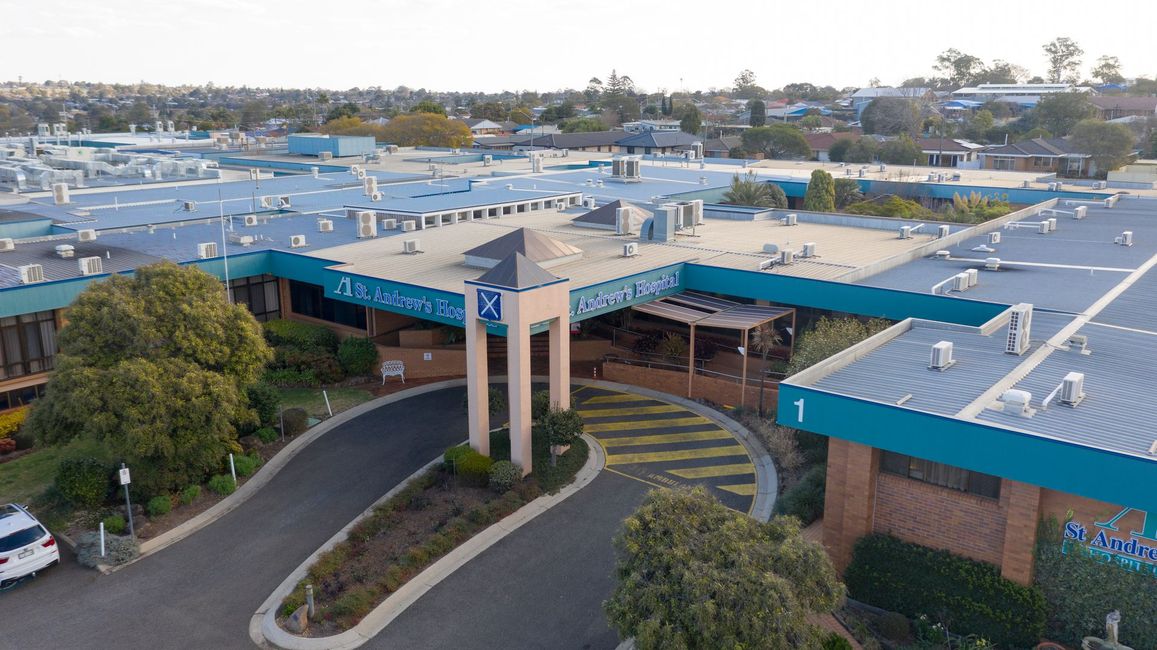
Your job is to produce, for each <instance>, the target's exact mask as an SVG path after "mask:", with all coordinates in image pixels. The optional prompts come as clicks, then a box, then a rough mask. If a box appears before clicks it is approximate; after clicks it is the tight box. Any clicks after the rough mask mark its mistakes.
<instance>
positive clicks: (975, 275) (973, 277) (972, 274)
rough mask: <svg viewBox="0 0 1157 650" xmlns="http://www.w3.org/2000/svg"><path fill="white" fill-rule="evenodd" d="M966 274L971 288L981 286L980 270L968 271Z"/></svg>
mask: <svg viewBox="0 0 1157 650" xmlns="http://www.w3.org/2000/svg"><path fill="white" fill-rule="evenodd" d="M965 273H966V274H967V275H968V286H969V288H971V287H975V286H976V285H978V284H980V270H979V269H968V270H967V271H965Z"/></svg>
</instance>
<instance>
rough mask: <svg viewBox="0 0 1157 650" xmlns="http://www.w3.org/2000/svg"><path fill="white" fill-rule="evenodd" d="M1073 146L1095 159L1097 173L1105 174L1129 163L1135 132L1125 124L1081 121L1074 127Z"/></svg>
mask: <svg viewBox="0 0 1157 650" xmlns="http://www.w3.org/2000/svg"><path fill="white" fill-rule="evenodd" d="M1073 144H1075V145H1076V146H1077V149H1078V150H1079V151H1080V152H1082V153H1087V154H1089V155H1090V156H1092V157H1093V162H1095V163H1096V164H1097V171H1098V172H1100V173H1102V174H1104V173H1106V172H1110V171H1112V170H1114V169H1116V168H1118V167H1120V166H1121V165H1123V164H1125V163H1126V162H1128V161H1129V158H1130V156H1131V154H1132V153H1133V132H1132V131H1130V130H1129V127H1127V126H1125V125H1124V124H1110V123H1108V122H1102V121H1101V120H1081V121H1080V122H1078V123H1077V125H1076V126H1075V127H1073Z"/></svg>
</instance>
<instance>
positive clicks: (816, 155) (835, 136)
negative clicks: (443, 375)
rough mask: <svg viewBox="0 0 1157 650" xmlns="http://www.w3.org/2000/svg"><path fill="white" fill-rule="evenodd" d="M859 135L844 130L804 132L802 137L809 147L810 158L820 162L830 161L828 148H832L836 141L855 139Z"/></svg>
mask: <svg viewBox="0 0 1157 650" xmlns="http://www.w3.org/2000/svg"><path fill="white" fill-rule="evenodd" d="M858 137H860V134H859V133H852V132H849V131H844V132H842V133H805V134H803V139H804V140H807V146H808V148H809V149H811V152H812V154H811V159H812V160H818V161H820V162H831V158H829V157H828V150H830V149H831V148H832V145H834V144H835V143H836V142H838V141H840V140H846V139H852V140H854V139H856V138H858Z"/></svg>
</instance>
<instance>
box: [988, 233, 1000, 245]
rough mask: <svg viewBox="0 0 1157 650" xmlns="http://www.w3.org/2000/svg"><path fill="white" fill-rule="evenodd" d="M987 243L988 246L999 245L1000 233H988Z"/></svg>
mask: <svg viewBox="0 0 1157 650" xmlns="http://www.w3.org/2000/svg"><path fill="white" fill-rule="evenodd" d="M988 243H989V244H990V245H992V244H999V243H1000V233H998V232H990V233H988Z"/></svg>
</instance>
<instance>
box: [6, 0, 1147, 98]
mask: <svg viewBox="0 0 1157 650" xmlns="http://www.w3.org/2000/svg"><path fill="white" fill-rule="evenodd" d="M0 16H3V17H4V20H3V21H2V23H3V24H0V42H3V43H4V54H3V55H2V56H0V80H15V79H16V78H17V77H18V76H23V78H24V79H25V80H36V81H43V80H45V79H68V80H74V81H75V80H85V81H105V82H135V81H141V80H144V81H150V82H158V83H165V84H179V83H198V84H201V83H206V82H209V81H212V82H213V83H214V84H217V85H219V86H222V85H243V84H244V85H249V86H271V87H309V88H315V87H321V88H330V89H339V90H340V89H348V88H352V87H355V86H357V87H361V88H365V87H367V86H381V87H384V88H393V87H396V86H399V85H405V86H410V87H412V88H419V87H425V88H427V89H431V90H462V91H466V90H481V91H498V90H524V89H531V90H538V91H546V90H555V89H558V88H564V87H571V88H583V87H585V86H586V83H587V80H588V79H590V77H592V76H598V77H600V78H603V79H605V78H606V75H607V74H608V73H609V72H610V71H611V69H612V68H615V69H617V70H618V72H619V74H624V73H626V74H628V75H630V76H631V78H632V79H633V80H634V81H635V83H636V84H637V85H638V86H639V87H640V88H642V89H645V90H648V91H655V90H657V89H661V88H662V89H667V90H679V89H680V88H687V89H707V88H712V87H714V88H725V87H728V86H730V85H732V80H733V79H734V78H735V76H736V74H737V73H738V72H739V71H740V70H742V69H744V68H750V69H751V70H753V71H754V72H755V73H756V77H757V81H758V82H759V84H760V85H762V86H764V87H767V88H777V87H780V86H782V85H784V84H786V83H790V82H798V81H809V82H812V83H815V84H817V85H823V84H829V85H833V86H836V87H837V88H839V87H844V86H866V85H867V84H868V82H869V80H870V79H872V78H873V77H877V78H879V79H880V80H881V82H883V83H884V84H886V85H888V84H898V83H900V82H901V81H902V80H904V79H906V78H908V77H914V76H925V75H930V74H932V69H931V66H932V64H933V62H934V60H935V57H936V55H937V54H938V53H940V52H941V51H943V50H944V49H947V48H949V47H955V48H957V49H960V50H962V51H964V52H967V53H970V54H973V55H975V56H978V57H980V58H982V59H984V60H985V61H986V62H988V61H991V60H992V59H1004V60H1006V61H1010V62H1012V63H1016V64H1018V65H1022V66H1024V67H1026V68H1028V69H1029V71H1030V72H1031V73H1033V74H1042V75H1043V73H1044V67H1045V61H1044V55H1043V53H1042V52H1041V45H1042V44H1043V43H1045V42H1046V41H1049V40H1052V39H1053V38H1055V37H1057V36H1069V37H1071V38H1074V39H1076V40H1077V41H1078V42H1079V43H1080V45H1081V46H1082V47H1083V48H1084V50H1085V56H1084V60H1085V65H1084V66H1083V69H1084V72H1086V73H1087V71H1088V68H1089V67H1091V64H1092V63H1093V62H1094V61H1095V60H1096V58H1097V57H1098V56H1101V55H1103V54H1110V55H1115V56H1117V57H1119V58H1120V59H1121V63H1122V66H1123V72H1124V74H1125V76H1127V77H1134V76H1138V75H1144V76H1149V77H1152V76H1154V75H1155V74H1157V42H1155V41H1154V40H1153V37H1152V34H1153V25H1154V24H1155V22H1157V20H1155V19H1157V3H1154V2H1152V1H1151V0H1150V1H1148V2H1137V3H1131V4H1129V5H1128V6H1127V7H1126V6H1123V5H1115V4H1105V3H1096V2H1087V1H1082V2H1068V1H1060V2H1049V3H1044V4H1042V3H1028V2H1018V1H1017V0H1001V1H998V2H991V1H988V0H972V1H969V2H957V3H951V2H928V1H927V0H924V1H922V2H910V1H907V0H905V1H903V2H899V1H892V0H875V1H874V2H864V1H862V2H844V1H841V0H831V1H828V2H798V1H797V2H783V1H778V2H773V1H771V0H749V1H747V2H728V3H723V2H710V1H708V2H685V1H683V0H662V1H652V0H645V1H637V0H574V1H571V2H562V1H559V0H490V1H489V2H477V1H473V2H468V1H459V2H453V1H450V0H378V1H374V0H341V1H332V0H330V1H325V0H308V1H305V0H268V1H259V0H161V1H157V0H153V1H145V0H93V1H85V0H67V1H66V0H34V1H33V2H26V1H19V0H0Z"/></svg>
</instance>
